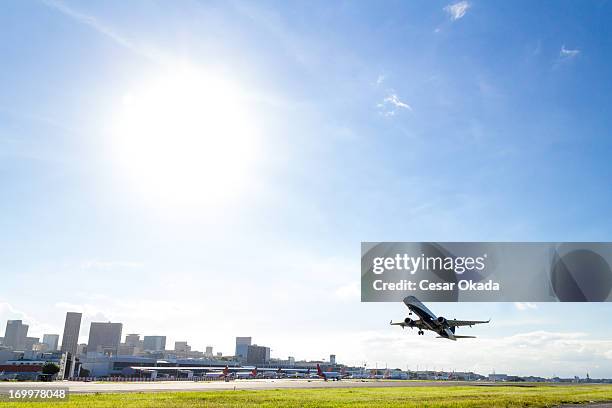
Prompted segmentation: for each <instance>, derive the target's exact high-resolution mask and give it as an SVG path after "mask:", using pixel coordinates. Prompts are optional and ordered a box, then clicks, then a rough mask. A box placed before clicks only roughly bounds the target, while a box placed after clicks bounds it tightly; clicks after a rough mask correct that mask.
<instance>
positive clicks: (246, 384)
mask: <svg viewBox="0 0 612 408" xmlns="http://www.w3.org/2000/svg"><path fill="white" fill-rule="evenodd" d="M466 385H471V386H493V385H496V386H514V387H530V386H532V385H530V384H525V383H499V382H498V383H489V382H473V381H472V382H467V381H392V380H391V381H390V380H350V379H347V380H342V381H327V382H326V381H323V380H319V379H312V380H301V379H269V380H264V379H257V380H234V381H229V382H225V381H207V382H205V381H201V382H195V381H155V382H77V381H56V382H51V383H45V382H19V383H14V382H0V394H6V393H8V390H9V389H16V388H46V389H48V388H68V390H69V391H70V393H71V394H92V393H118V392H163V391H222V390H272V389H289V388H373V387H456V386H466Z"/></svg>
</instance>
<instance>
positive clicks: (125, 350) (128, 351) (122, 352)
mask: <svg viewBox="0 0 612 408" xmlns="http://www.w3.org/2000/svg"><path fill="white" fill-rule="evenodd" d="M134 350H135V348H134V346H132V345H129V344H126V343H121V344H119V349H118V350H117V355H118V356H133V355H134Z"/></svg>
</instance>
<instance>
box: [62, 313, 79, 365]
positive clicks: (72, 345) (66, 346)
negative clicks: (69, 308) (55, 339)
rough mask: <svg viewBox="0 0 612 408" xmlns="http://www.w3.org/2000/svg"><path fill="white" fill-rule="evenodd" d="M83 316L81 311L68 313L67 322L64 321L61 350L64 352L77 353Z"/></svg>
mask: <svg viewBox="0 0 612 408" xmlns="http://www.w3.org/2000/svg"><path fill="white" fill-rule="evenodd" d="M82 316H83V315H82V314H81V313H75V312H68V313H66V322H65V323H64V335H63V336H62V348H61V351H63V352H64V353H70V354H71V355H76V354H77V345H78V343H79V332H80V331H81V317H82Z"/></svg>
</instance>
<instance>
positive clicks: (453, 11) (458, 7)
mask: <svg viewBox="0 0 612 408" xmlns="http://www.w3.org/2000/svg"><path fill="white" fill-rule="evenodd" d="M470 7H471V5H470V3H468V2H467V1H460V2H459V3H455V4H449V5H448V6H446V7H444V11H446V12H447V13H448V14H449V15H450V18H451V20H459V19H460V18H463V16H465V13H466V12H467V11H468V9H469V8H470Z"/></svg>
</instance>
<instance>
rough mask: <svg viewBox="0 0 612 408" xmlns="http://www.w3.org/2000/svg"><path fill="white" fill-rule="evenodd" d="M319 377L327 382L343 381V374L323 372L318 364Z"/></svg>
mask: <svg viewBox="0 0 612 408" xmlns="http://www.w3.org/2000/svg"><path fill="white" fill-rule="evenodd" d="M317 375H318V376H319V377H321V378H323V379H324V380H325V381H327V380H330V379H331V380H334V381H340V380H341V379H342V373H338V372H335V371H323V370H321V366H320V365H319V364H318V363H317Z"/></svg>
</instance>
